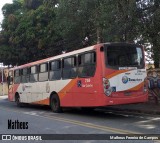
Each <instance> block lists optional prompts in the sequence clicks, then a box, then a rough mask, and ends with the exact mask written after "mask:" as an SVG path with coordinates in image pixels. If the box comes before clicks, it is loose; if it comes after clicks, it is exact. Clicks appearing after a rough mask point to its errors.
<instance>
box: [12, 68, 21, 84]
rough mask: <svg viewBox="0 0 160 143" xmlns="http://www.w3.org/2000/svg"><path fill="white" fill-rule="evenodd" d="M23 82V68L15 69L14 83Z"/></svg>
mask: <svg viewBox="0 0 160 143" xmlns="http://www.w3.org/2000/svg"><path fill="white" fill-rule="evenodd" d="M20 82H21V70H20V69H17V70H15V71H14V83H15V84H19V83H20Z"/></svg>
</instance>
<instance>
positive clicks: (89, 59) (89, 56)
mask: <svg viewBox="0 0 160 143" xmlns="http://www.w3.org/2000/svg"><path fill="white" fill-rule="evenodd" d="M95 70H96V52H89V53H84V54H80V55H79V56H78V77H92V76H94V73H95Z"/></svg>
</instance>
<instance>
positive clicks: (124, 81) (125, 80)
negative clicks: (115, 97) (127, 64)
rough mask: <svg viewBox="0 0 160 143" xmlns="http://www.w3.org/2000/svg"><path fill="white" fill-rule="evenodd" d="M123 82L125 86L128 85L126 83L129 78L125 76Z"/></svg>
mask: <svg viewBox="0 0 160 143" xmlns="http://www.w3.org/2000/svg"><path fill="white" fill-rule="evenodd" d="M122 82H123V83H124V84H126V83H127V82H128V77H127V76H123V77H122Z"/></svg>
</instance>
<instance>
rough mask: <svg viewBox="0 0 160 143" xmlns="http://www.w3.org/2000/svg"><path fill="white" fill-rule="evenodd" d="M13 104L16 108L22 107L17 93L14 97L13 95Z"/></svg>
mask: <svg viewBox="0 0 160 143" xmlns="http://www.w3.org/2000/svg"><path fill="white" fill-rule="evenodd" d="M15 102H16V104H17V106H18V107H22V103H21V100H20V96H19V94H18V93H16V95H15Z"/></svg>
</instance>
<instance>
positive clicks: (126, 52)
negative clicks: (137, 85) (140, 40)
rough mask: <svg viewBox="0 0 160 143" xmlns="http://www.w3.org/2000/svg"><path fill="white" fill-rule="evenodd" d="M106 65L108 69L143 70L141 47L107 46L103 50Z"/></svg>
mask: <svg viewBox="0 0 160 143" xmlns="http://www.w3.org/2000/svg"><path fill="white" fill-rule="evenodd" d="M105 55H106V58H105V59H106V65H107V67H110V68H116V69H121V68H122V69H123V67H135V68H138V69H141V68H144V56H143V51H142V48H141V47H137V46H127V45H125V46H121V45H120V46H119V45H109V46H107V47H106V48H105Z"/></svg>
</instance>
